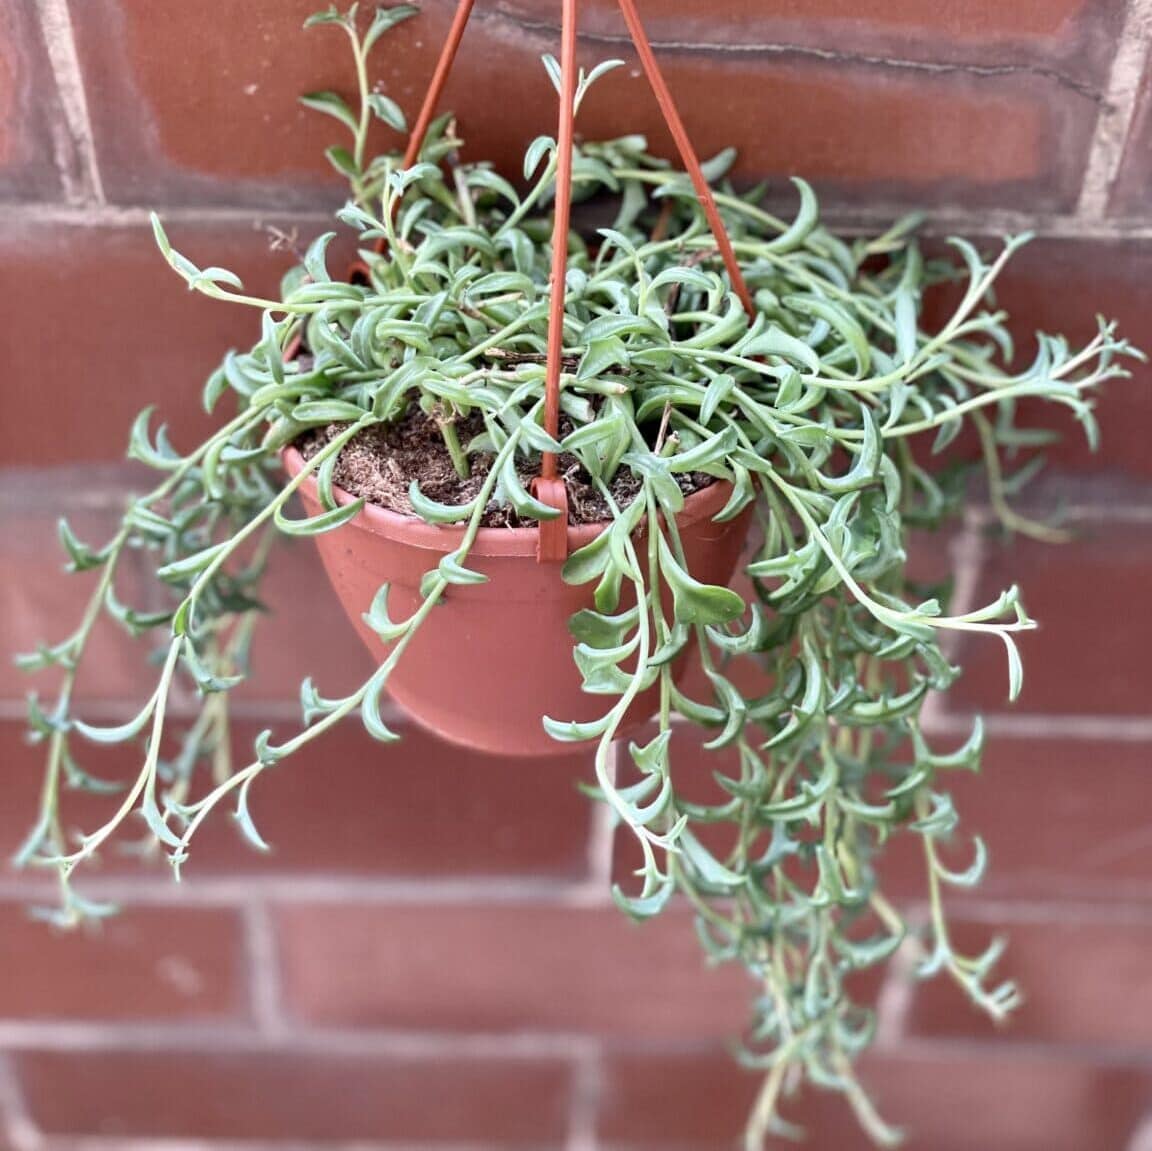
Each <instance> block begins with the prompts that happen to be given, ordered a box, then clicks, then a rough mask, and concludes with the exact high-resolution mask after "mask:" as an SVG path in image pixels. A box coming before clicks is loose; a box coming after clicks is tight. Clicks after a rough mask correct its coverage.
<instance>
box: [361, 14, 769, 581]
mask: <svg viewBox="0 0 1152 1151" xmlns="http://www.w3.org/2000/svg"><path fill="white" fill-rule="evenodd" d="M562 4H563V17H562V22H561V46H560V124H559V130H558V132H557V134H556V198H555V208H554V214H553V224H552V273H551V291H552V294H551V300H550V304H549V313H548V357H547V365H546V374H545V384H544V430H545V431H547V433H548V434H549V435H550V436H551V437H552V438H553V439H556V438H558V436H559V427H560V377H561V368H562V367H563V359H564V297H565V283H566V280H567V275H568V232H569V228H570V223H571V210H572V151H573V146H574V142H575V115H576V109H575V104H576V32H577V20H578V0H562ZM619 4H620V12H621V14H622V15H623V17H624V22H625V24H626V25H627V26H628V34H629V36H630V37H631V39H632V43H633V44H634V45H635V47H636V52H637V54H638V55H639V57H640V63H641V65H642V67H643V68H644V73H645V75H646V76H647V78H648V83H649V85H650V87H651V88H652V92H653V95H655V97H656V103H657V104H658V105H659V108H660V112H661V115H663V117H664V122H665V124H667V126H668V131H669V132H670V133H671V134H672V139H673V140H674V141H675V143H676V148H677V150H678V151H679V153H680V159H681V161H682V163H683V164H684V167H685V169H686V170H687V172H688V175H689V178H690V179H691V181H692V186H693V188H694V189H695V191H696V194H697V196H698V197H699V199H700V204H701V206H702V207H703V209H704V215H705V217H706V218H707V220H708V226H709V228H710V229H711V230H712V235H713V236H714V237H715V240H716V247H717V248H718V249H719V252H720V256H721V258H722V259H723V261H724V266H725V268H726V269H727V271H728V276H729V279H730V280H731V283H732V290H733V291H734V292H735V293H736V295H737V296H738V297H739V299H740V302H741V304H743V306H744V310H745V311H746V312H747V313H748V315H749V316H752V315H754V314H755V305H754V303H753V301H752V296H751V293H750V292H749V291H748V285H747V283H746V282H745V280H744V275H743V273H742V272H741V270H740V265H739V263H738V262H737V260H736V252H735V250H734V249H733V247H732V241H731V239H730V238H729V236H728V229H727V228H726V227H725V226H724V221H723V219H722V218H721V216H720V210H719V208H718V207H717V205H716V198H715V196H714V195H713V194H712V189H711V188H710V187H709V185H708V181H707V179H706V178H705V176H704V172H703V169H702V168H701V166H700V160H699V158H698V157H697V155H696V152H695V150H694V149H693V147H692V142H691V141H690V140H689V138H688V133H687V131H686V130H685V128H684V122H683V120H681V118H680V113H679V111H678V110H677V108H676V103H675V101H674V100H673V98H672V93H671V91H670V90H669V88H668V84H667V82H666V81H665V79H664V76H663V73H662V72H661V71H660V65H659V64H658V63H657V61H656V55H655V53H654V52H653V51H652V45H651V43H650V42H649V40H648V36H647V33H646V32H645V31H644V25H643V23H642V22H641V20H640V14H639V12H638V11H637V10H636V5H635V3H634V0H619ZM474 5H475V0H460V3H459V5H458V7H457V9H456V15H455V16H454V17H453V20H452V26H451V28H450V29H449V32H448V37H447V39H446V40H445V42H444V47H443V49H442V50H441V52H440V58H439V60H438V61H437V64H436V70H435V72H434V73H433V75H432V80H431V82H430V83H429V86H428V92H427V94H426V95H425V97H424V103H423V104H422V106H421V108H420V114H419V115H418V116H417V118H416V123H415V125H414V126H413V128H412V134H411V136H410V137H409V140H408V147H407V150H406V151H405V154H404V166H405V167H407V168H410V167H412V166H413V165H414V164H415V163H416V162H417V160H419V158H420V151H421V149H422V148H423V146H424V141H425V138H426V137H427V135H428V128H429V126H430V125H431V123H432V117H433V116H434V115H435V114H436V108H437V107H438V105H439V103H440V97H441V95H442V94H443V92H444V85H445V84H446V83H447V80H448V76H449V73H450V72H451V71H452V65H453V64H454V62H455V60H456V54H457V52H458V51H459V48H460V42H461V40H462V39H463V38H464V30H465V29H466V28H467V26H468V20H469V18H470V17H471V15H472V9H473V7H474ZM376 248H377V251H379V252H383V250H384V241H383V240H380V241H378V242H377V245H376ZM532 494H533V495H534V496H535V497H536V499H538V500H540V502H541V503H543V504H546V505H547V506H549V507H551V508H554V509H555V510H556V511H557V513H558V514H557V516H556V517H555V518H554V519H550V520H541V521H540V543H539V546H538V549H537V558H538V559H539V560H540V562H541V563H559V562H563V561H564V560H565V559H566V558H567V555H568V492H567V489H566V487H565V485H564V481H563V479H562V478H561V477H560V475H559V470H558V467H557V461H556V453H555V452H543V453H542V454H541V464H540V475H539V476H537V477H536V479H535V480H534V481H533V483H532Z"/></svg>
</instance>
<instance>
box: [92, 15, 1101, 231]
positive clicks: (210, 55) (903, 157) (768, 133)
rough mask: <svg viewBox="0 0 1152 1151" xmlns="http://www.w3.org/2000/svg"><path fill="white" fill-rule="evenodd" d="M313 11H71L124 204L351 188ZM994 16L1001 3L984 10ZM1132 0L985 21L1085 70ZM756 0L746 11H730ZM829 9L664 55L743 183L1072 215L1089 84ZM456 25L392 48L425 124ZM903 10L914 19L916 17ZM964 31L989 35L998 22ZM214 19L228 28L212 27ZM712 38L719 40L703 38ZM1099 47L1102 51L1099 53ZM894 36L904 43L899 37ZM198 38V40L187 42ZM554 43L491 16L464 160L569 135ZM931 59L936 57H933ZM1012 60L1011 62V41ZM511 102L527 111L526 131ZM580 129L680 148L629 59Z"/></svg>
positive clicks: (700, 135) (293, 195)
mask: <svg viewBox="0 0 1152 1151" xmlns="http://www.w3.org/2000/svg"><path fill="white" fill-rule="evenodd" d="M312 6H313V5H312V0H292V2H291V3H289V4H285V3H275V4H273V3H271V2H270V0H263V2H262V3H259V4H252V3H241V0H213V2H212V3H211V4H210V5H208V6H203V5H202V6H199V7H198V8H197V9H196V11H195V13H194V14H193V13H192V12H191V11H189V12H188V13H187V14H185V15H178V14H177V15H171V14H170V15H168V16H166V17H165V19H164V20H163V21H162V22H161V21H159V20H157V19H156V17H155V13H154V9H153V7H152V6H151V5H149V4H148V3H147V0H119V3H117V4H114V3H113V2H112V0H98V2H91V3H86V4H84V5H79V4H77V5H74V17H75V19H76V24H77V35H78V42H79V48H80V53H81V59H82V62H83V66H84V71H85V75H86V78H87V84H88V89H89V92H90V102H91V104H92V108H93V116H94V121H95V130H96V138H97V143H98V147H99V152H100V157H101V163H102V172H103V177H104V181H105V185H106V187H107V188H108V189H109V193H110V195H111V196H112V197H113V198H114V199H115V200H117V201H120V202H132V203H153V202H157V201H160V202H184V203H190V202H196V203H211V202H215V203H222V202H224V203H247V204H253V205H263V204H265V203H267V202H269V199H270V198H273V197H274V198H275V201H276V202H277V203H278V204H281V205H285V204H305V203H309V204H310V203H318V202H325V203H331V202H332V201H333V200H335V199H338V198H339V197H340V196H341V194H342V193H341V191H340V189H339V183H338V181H336V180H334V179H329V177H328V175H327V174H326V170H325V162H324V161H323V159H322V157H321V154H320V153H321V150H322V148H323V146H324V145H326V144H329V143H332V142H334V141H337V140H338V139H339V138H340V137H339V132H340V129H339V128H338V126H335V125H329V124H328V123H327V122H326V121H323V120H320V121H319V122H317V121H318V118H317V117H315V116H311V117H309V116H307V115H306V114H305V113H304V112H303V111H302V110H300V109H299V108H298V106H297V105H296V104H295V98H296V96H297V95H298V94H299V93H301V92H303V91H309V90H314V89H318V88H336V89H338V90H344V91H346V90H347V88H348V83H349V75H350V72H349V67H348V61H347V50H346V47H345V45H344V44H343V42H342V40H341V37H340V36H338V35H336V34H331V35H328V36H324V35H323V34H321V33H317V32H314V33H311V34H310V35H309V37H308V39H307V40H301V39H300V38H299V37H300V33H299V32H298V29H299V25H300V22H301V21H302V20H303V18H304V16H305V15H306V14H307V13H308V12H309V11H310V9H311V7H312ZM990 7H991V5H990V4H988V3H987V2H985V3H984V4H983V5H982V10H987V9H989V8H990ZM1116 8H1117V5H1116V4H1115V3H1114V2H1110V3H1109V6H1108V15H1107V17H1106V18H1105V20H1104V21H1103V23H1102V27H1103V28H1104V31H1103V32H1100V31H1099V30H1098V29H1097V28H1096V26H1095V25H1094V24H1089V23H1088V22H1086V21H1083V20H1082V19H1081V16H1080V13H1081V12H1082V10H1083V5H1082V4H1076V5H1072V4H1070V3H1067V2H1064V3H1059V4H1055V5H1045V6H1043V8H1042V9H1038V11H1040V12H1041V14H1040V15H1039V16H1038V17H1037V18H1034V21H1033V22H1032V23H1031V24H1030V21H1029V19H1028V18H1025V19H1023V20H1020V21H1019V22H1017V23H1016V24H1015V25H1013V22H1012V21H1011V20H1010V19H1008V20H1001V22H1000V23H999V25H998V27H999V28H1000V29H1001V31H1000V32H998V31H996V30H994V29H989V30H988V31H989V34H988V35H987V36H985V37H984V41H985V47H986V46H987V44H989V43H992V44H994V43H996V42H997V41H999V40H1000V39H1002V38H1004V39H1007V40H1008V41H1009V42H1011V41H1013V40H1014V39H1025V40H1026V39H1028V37H1029V36H1032V37H1033V38H1037V37H1038V38H1040V39H1043V38H1045V37H1051V38H1052V40H1053V43H1054V44H1055V43H1059V44H1061V45H1062V47H1061V48H1060V49H1059V51H1060V52H1062V53H1063V55H1064V56H1066V57H1067V60H1068V61H1070V62H1071V63H1070V65H1069V66H1070V67H1071V69H1072V71H1073V72H1079V71H1080V70H1081V68H1082V67H1083V65H1081V64H1080V63H1079V61H1085V62H1087V61H1089V60H1090V59H1091V60H1092V61H1093V63H1092V64H1090V65H1087V66H1088V71H1089V72H1090V73H1091V74H1092V75H1093V76H1094V77H1095V76H1096V74H1098V73H1099V72H1100V71H1101V68H1102V65H1103V63H1104V57H1105V55H1106V53H1104V52H1102V51H1101V47H1100V46H1101V45H1103V46H1105V47H1106V45H1107V41H1108V31H1107V30H1108V29H1110V28H1112V27H1113V26H1114V24H1115V14H1116ZM533 10H534V11H535V10H536V5H535V4H534V5H533ZM745 11H746V7H745V6H739V7H737V8H736V10H735V11H734V13H733V21H734V22H735V21H736V19H737V18H740V19H742V18H743V13H744V12H745ZM824 15H825V18H826V19H827V20H828V25H827V27H826V30H825V31H824V33H823V34H821V35H820V39H819V42H820V45H821V46H822V47H823V48H824V49H825V50H827V51H828V52H830V53H832V57H833V58H832V59H823V60H822V59H819V58H816V59H813V58H811V55H809V56H804V55H799V54H795V53H793V54H781V53H780V52H779V51H777V50H776V49H775V48H774V47H773V43H774V33H776V34H783V35H785V36H787V35H788V33H789V32H790V31H791V30H793V29H795V27H796V25H797V23H798V21H797V19H796V13H795V11H793V12H791V13H789V14H788V16H787V17H786V18H785V20H784V22H783V23H779V22H777V23H776V24H769V25H766V26H765V35H767V36H768V38H769V41H770V43H769V44H768V45H767V47H766V48H765V49H764V50H762V51H759V52H758V51H756V50H755V49H754V48H753V49H751V50H750V49H749V44H750V43H754V41H752V40H750V39H749V37H748V34H747V33H746V32H745V29H744V27H743V25H738V26H739V28H740V32H739V37H738V38H739V46H740V49H741V50H740V51H739V52H737V51H734V50H732V49H731V46H730V47H729V48H728V49H727V50H725V48H724V47H723V46H722V44H719V45H718V44H712V43H710V44H709V45H707V46H705V47H702V48H699V49H690V50H687V51H685V50H682V49H676V50H674V51H673V50H666V51H665V52H664V54H663V55H664V58H665V66H666V71H667V74H668V78H669V83H670V84H671V86H672V88H673V90H674V92H675V93H676V95H677V97H678V99H679V101H680V103H681V105H682V107H683V108H684V114H685V119H686V122H687V126H688V128H689V131H690V132H691V134H692V136H693V138H694V140H695V142H696V144H697V146H698V148H699V149H700V151H701V152H703V153H706V154H707V153H713V152H716V151H719V150H720V149H721V148H722V147H725V146H727V145H729V144H732V143H738V144H741V145H743V158H742V161H741V171H742V172H743V173H744V174H745V175H746V176H747V177H749V178H752V177H756V178H759V177H762V176H782V175H787V174H790V173H794V172H796V173H801V174H804V175H806V176H808V177H809V178H811V179H813V180H815V181H817V182H818V183H819V184H820V185H821V186H822V187H823V188H824V189H825V190H826V191H827V192H828V193H829V198H830V199H833V200H834V199H836V198H842V199H845V200H847V202H850V203H859V196H860V193H861V190H864V191H866V192H867V193H868V194H871V195H880V196H885V197H889V198H891V199H894V200H899V201H903V202H916V203H924V202H928V203H939V202H955V201H956V200H962V201H964V202H967V203H971V204H982V205H983V204H995V205H1018V206H1021V207H1023V206H1027V207H1028V208H1030V209H1032V210H1040V209H1057V208H1067V207H1070V206H1072V204H1073V202H1074V200H1075V197H1076V193H1077V191H1078V189H1079V175H1080V171H1081V168H1082V164H1083V159H1084V156H1085V154H1086V149H1087V147H1088V142H1089V139H1090V136H1091V132H1092V129H1093V127H1094V124H1095V119H1096V111H1097V109H1096V105H1095V102H1094V101H1093V99H1092V98H1091V96H1090V95H1086V94H1085V93H1084V92H1081V91H1077V90H1076V87H1075V85H1076V84H1077V83H1080V81H1075V80H1070V81H1069V82H1068V83H1060V82H1058V81H1057V80H1055V79H1053V78H1051V77H1050V76H1048V75H1047V74H1045V73H1046V70H1045V69H1043V68H1038V67H1035V66H1034V64H1035V55H1034V53H1032V52H1030V51H1027V50H1026V51H1025V52H1024V53H1023V61H1022V64H1023V66H1021V67H1019V68H1013V67H1010V66H1008V65H1004V66H1003V67H1002V70H998V71H993V72H991V73H987V72H986V73H984V74H979V75H975V74H971V73H970V72H968V71H966V70H965V69H964V68H962V67H955V68H952V69H951V70H949V69H947V68H946V69H944V70H929V71H924V70H915V69H909V68H907V67H891V66H885V65H884V64H883V63H879V62H876V61H872V62H867V63H862V62H851V61H848V60H843V59H840V58H839V54H840V53H841V51H842V50H843V49H842V41H843V40H844V39H845V37H844V36H843V30H844V28H845V25H850V26H851V27H852V28H854V29H855V30H856V31H857V32H859V31H860V30H861V29H864V30H865V32H864V34H863V35H862V36H861V37H860V44H861V53H862V55H865V56H866V55H868V52H869V51H880V52H881V55H883V51H882V48H883V45H882V44H881V42H880V41H878V40H877V39H876V38H875V37H873V36H870V35H869V34H868V33H867V31H866V30H867V28H868V26H869V25H868V22H867V21H865V20H860V19H857V20H855V21H850V20H845V15H846V12H845V8H844V6H843V5H829V6H826V10H825V14H824ZM449 18H450V6H448V5H437V6H435V7H430V8H429V9H428V10H427V11H426V12H425V14H424V15H423V16H422V17H421V18H420V19H419V20H417V21H412V22H410V23H409V24H407V25H405V26H404V27H402V28H401V29H400V30H399V31H398V32H397V33H396V35H395V38H394V39H393V40H392V41H391V43H390V44H389V45H388V46H387V47H386V48H384V49H383V50H382V51H381V53H380V55H379V57H378V60H377V65H376V76H377V77H378V78H379V79H380V80H381V81H382V83H383V84H384V86H385V88H386V89H387V90H388V92H389V93H390V94H391V95H392V96H394V97H395V98H397V99H398V100H400V102H401V103H402V104H403V105H404V106H405V107H406V108H407V109H408V110H409V112H410V114H413V113H414V111H415V106H416V104H417V102H418V100H419V96H420V94H421V93H422V91H423V88H424V86H425V85H426V84H427V80H428V77H429V76H430V75H431V71H432V66H433V60H434V56H435V53H436V50H437V48H438V47H439V45H440V44H441V43H442V41H443V37H444V34H445V31H446V27H447V22H448V20H449ZM548 20H549V21H554V20H555V17H554V15H550V16H549V17H548ZM677 20H678V18H677V16H676V15H675V14H672V15H669V16H668V17H666V18H665V19H664V20H663V21H662V22H660V23H659V29H658V30H659V31H661V33H663V31H667V32H668V34H669V35H670V36H672V37H673V38H674V40H675V41H676V42H677V43H678V44H682V43H683V42H684V41H686V40H688V39H690V37H687V36H683V35H681V34H680V32H679V31H678V29H679V27H680V24H682V23H683V19H682V17H681V18H680V23H679V24H678V22H677ZM897 21H899V17H897ZM905 22H906V23H911V24H913V25H916V24H917V23H918V21H916V20H915V19H913V20H911V21H908V20H907V18H906V17H905ZM919 23H920V24H921V25H923V24H924V23H925V22H924V21H919ZM928 23H929V24H931V23H932V22H928ZM963 23H965V24H966V25H967V27H969V28H977V27H984V28H986V29H987V28H988V23H987V21H977V20H966V21H963ZM546 24H547V22H546ZM218 26H225V27H228V28H229V32H230V34H229V35H228V36H217V35H214V34H211V33H210V32H209V29H212V28H214V27H218ZM1077 29H1080V30H1082V32H1081V31H1078V30H1077ZM899 31H900V30H899V29H898V28H897V29H896V30H895V31H894V33H893V35H898V34H899ZM720 35H721V37H722V38H723V37H725V36H728V37H731V34H730V33H721V34H720ZM614 36H615V34H613V37H614ZM715 36H716V33H715V31H714V30H713V31H710V32H709V34H708V37H707V39H708V40H709V41H713V40H714V39H715ZM881 37H883V34H881ZM933 39H934V40H939V39H943V37H941V36H939V35H938V34H937V35H935V36H934V37H933ZM1089 41H1091V42H1092V43H1093V44H1094V45H1096V46H1095V47H1093V48H1092V50H1091V51H1089V50H1088V49H1087V47H1086V46H1087V44H1088V43H1089ZM886 43H887V44H888V45H889V46H891V44H892V35H889V36H888V38H887V41H886ZM901 43H903V38H902V39H901ZM189 45H195V46H196V51H194V52H189V51H188V50H187V48H188V46H189ZM545 50H555V36H554V34H552V33H551V32H550V31H549V29H548V27H547V26H545V27H543V28H541V27H539V26H538V25H536V24H534V23H533V22H532V21H531V20H529V21H516V20H515V19H509V18H508V17H506V16H504V17H501V16H499V15H497V16H488V17H486V18H484V19H477V21H476V24H475V27H474V28H472V29H470V33H469V38H468V40H467V43H466V46H465V49H464V51H463V52H462V53H461V57H460V60H459V62H458V67H457V72H456V74H455V76H454V79H453V81H452V83H451V84H450V86H449V89H448V91H447V92H446V95H445V99H444V107H445V108H453V107H455V108H460V109H462V110H464V112H465V113H466V114H465V115H464V116H463V117H462V120H461V126H462V129H463V131H464V133H465V135H466V137H467V138H468V139H469V140H470V141H471V146H470V150H469V151H468V152H467V155H469V156H474V157H484V158H490V159H492V160H494V161H495V162H497V164H498V165H499V166H501V167H502V168H506V169H508V170H510V171H511V172H512V173H513V174H515V173H516V172H518V171H519V170H520V157H521V155H522V151H523V147H524V146H525V145H526V143H527V142H528V141H529V140H531V139H532V138H533V137H534V136H536V135H538V134H540V133H542V132H546V133H554V132H555V118H556V114H555V96H554V94H553V92H552V89H551V87H550V85H549V84H548V81H547V79H546V77H545V75H544V72H543V70H542V69H541V68H540V66H539V64H538V58H539V54H540V53H541V52H542V51H545ZM622 51H623V48H622V45H621V44H620V43H618V41H617V40H616V39H615V38H612V39H611V42H610V43H609V44H605V43H603V42H602V41H599V42H594V43H592V44H589V45H588V46H587V48H586V50H585V52H584V58H585V59H586V60H587V61H595V60H599V59H601V58H603V57H604V56H606V55H609V54H610V55H618V54H620V53H621V52H622ZM983 51H984V47H980V48H975V47H973V48H970V49H969V51H968V52H967V53H966V54H965V55H966V56H967V57H972V58H973V59H972V60H971V62H972V63H973V64H979V65H983V64H984V63H985V61H984V59H983V58H982V53H983ZM997 51H998V50H997ZM898 54H899V53H898ZM912 54H913V56H915V55H917V53H916V52H913V53H912ZM921 54H922V53H921ZM1042 54H1043V53H1042ZM928 55H929V56H931V58H932V59H933V60H935V59H937V57H936V55H935V49H933V50H932V51H931V52H929V53H928ZM945 55H946V57H947V56H948V52H947V50H945ZM1004 58H1005V59H1006V60H1007V59H1013V60H1015V59H1016V55H1015V53H1014V51H1013V50H1010V49H1009V50H1007V55H1006V56H1005V57H1004ZM205 72H208V73H210V74H212V75H213V76H214V77H216V78H217V79H216V82H215V83H214V84H212V85H207V86H206V85H204V84H203V83H202V79H201V78H202V76H203V74H204V73H205ZM1088 87H1089V88H1091V87H1092V84H1091V83H1089V84H1088ZM492 91H498V92H499V93H500V99H499V100H485V99H479V100H478V99H477V98H476V93H478V92H479V93H486V92H492ZM622 106H624V107H628V108H629V110H630V112H631V113H632V115H631V116H630V119H629V123H628V124H626V125H622V124H621V121H620V113H619V109H620V107H622ZM509 109H514V110H515V113H514V114H515V122H514V123H513V124H509V122H508V115H509ZM751 123H755V124H756V125H757V131H756V133H755V138H754V139H752V140H733V139H732V127H731V126H732V125H733V124H751ZM580 127H581V131H582V132H583V133H584V134H585V135H586V136H587V137H589V138H594V137H602V136H615V135H618V134H619V133H620V131H622V130H624V129H627V130H629V131H636V132H644V133H646V134H648V135H649V136H650V138H651V139H652V140H653V143H654V146H655V147H656V148H658V149H660V150H662V151H667V150H668V148H669V144H670V142H669V140H668V137H667V135H666V133H665V132H664V130H663V129H662V127H661V123H660V118H659V114H658V112H657V111H656V109H655V105H654V102H653V101H652V100H651V98H650V96H649V94H648V92H647V90H646V86H645V82H644V81H643V79H641V78H640V77H638V76H637V75H636V73H635V69H621V70H619V71H617V72H616V73H613V74H612V75H610V76H609V77H607V78H606V79H605V80H604V81H603V82H602V83H601V84H600V85H599V87H598V89H597V91H596V92H595V93H594V94H593V95H592V97H591V98H590V99H589V101H588V104H587V106H586V107H585V108H584V109H583V111H582V116H581V125H580Z"/></svg>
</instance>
